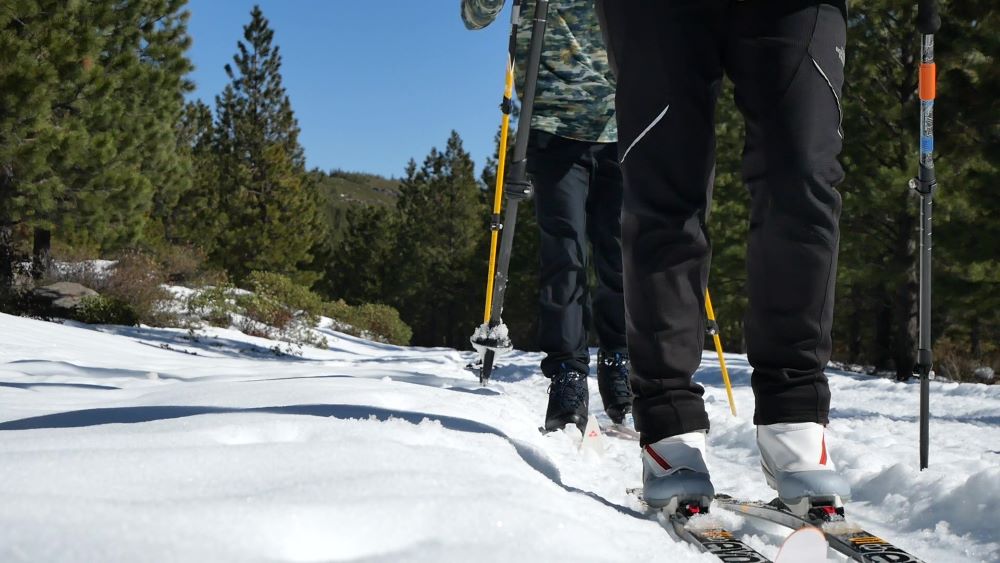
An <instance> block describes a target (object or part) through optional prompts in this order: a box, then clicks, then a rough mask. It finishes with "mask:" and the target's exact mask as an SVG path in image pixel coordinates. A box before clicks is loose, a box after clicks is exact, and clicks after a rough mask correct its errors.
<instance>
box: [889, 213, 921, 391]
mask: <svg viewBox="0 0 1000 563" xmlns="http://www.w3.org/2000/svg"><path fill="white" fill-rule="evenodd" d="M897 224H898V225H899V230H898V231H897V232H898V238H897V240H896V244H895V248H894V254H895V256H894V257H893V261H892V262H893V264H894V265H895V269H896V271H897V272H899V278H898V279H899V280H901V283H900V284H899V285H898V286H897V287H896V290H895V298H894V302H895V305H894V309H895V315H894V316H895V325H896V338H895V339H894V340H895V342H894V349H893V357H894V358H895V361H896V362H895V363H896V379H898V380H899V381H906V380H907V379H909V378H910V377H912V376H913V366H914V365H916V363H917V358H916V356H917V350H916V348H917V345H916V343H917V320H918V316H917V291H918V289H919V286H918V284H917V268H918V261H917V260H918V256H917V252H916V250H917V245H916V241H915V240H914V236H913V233H914V232H915V229H916V218H915V217H914V216H913V215H912V214H911V213H909V212H908V211H903V212H901V213H900V215H899V217H898V219H897Z"/></svg>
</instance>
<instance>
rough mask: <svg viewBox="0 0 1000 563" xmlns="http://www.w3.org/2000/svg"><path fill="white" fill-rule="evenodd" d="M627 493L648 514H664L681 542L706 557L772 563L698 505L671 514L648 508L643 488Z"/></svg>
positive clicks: (679, 509)
mask: <svg viewBox="0 0 1000 563" xmlns="http://www.w3.org/2000/svg"><path fill="white" fill-rule="evenodd" d="M627 492H628V494H630V495H632V496H635V497H636V498H638V499H639V501H640V502H642V503H643V506H646V508H647V509H648V510H650V511H652V512H658V513H661V514H663V516H664V517H665V518H666V519H667V520H668V521H669V522H670V526H671V528H672V529H673V531H674V533H675V534H677V537H678V538H680V539H681V540H683V541H685V542H687V543H689V544H691V545H693V546H695V547H696V548H698V549H699V550H701V551H703V552H705V553H710V554H712V555H714V556H715V557H717V558H718V559H719V560H720V561H726V562H730V563H735V562H737V561H739V562H745V563H772V561H771V560H770V559H768V558H767V557H764V556H763V555H761V554H760V553H759V552H757V550H755V549H754V548H752V547H750V546H749V545H747V544H746V543H744V542H743V540H741V539H739V538H738V537H736V534H734V533H733V532H731V531H729V530H728V529H726V528H725V527H724V526H722V525H721V524H720V523H719V522H718V521H717V520H716V519H714V518H713V517H712V516H711V515H710V514H708V511H707V510H705V509H702V508H701V507H700V506H698V505H697V504H687V505H684V506H680V507H678V508H677V510H676V511H674V512H672V513H668V511H667V510H660V509H657V508H653V507H651V506H649V505H647V504H646V503H645V502H644V501H643V499H642V488H641V487H638V488H634V489H628V490H627Z"/></svg>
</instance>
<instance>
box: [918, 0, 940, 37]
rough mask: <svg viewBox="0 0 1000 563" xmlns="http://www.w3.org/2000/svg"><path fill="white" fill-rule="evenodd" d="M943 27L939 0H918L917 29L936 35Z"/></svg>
mask: <svg viewBox="0 0 1000 563" xmlns="http://www.w3.org/2000/svg"><path fill="white" fill-rule="evenodd" d="M911 6H912V4H911ZM940 28H941V16H940V15H939V14H938V5H937V0H918V3H917V29H918V30H919V31H920V33H922V34H923V35H934V34H935V33H937V30H938V29H940Z"/></svg>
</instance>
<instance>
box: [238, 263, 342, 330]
mask: <svg viewBox="0 0 1000 563" xmlns="http://www.w3.org/2000/svg"><path fill="white" fill-rule="evenodd" d="M246 283H247V285H248V286H249V289H250V291H252V292H253V293H254V295H259V296H264V297H267V298H269V299H271V300H273V301H277V302H278V303H283V304H285V305H287V306H288V307H291V308H292V309H296V310H298V311H302V312H303V313H306V314H309V315H312V316H313V317H314V318H316V320H318V317H319V315H320V314H321V313H322V312H323V309H324V303H323V298H322V297H320V296H319V295H317V294H316V293H313V292H312V291H310V290H309V289H308V288H306V287H303V286H301V285H298V284H296V283H295V282H294V281H292V279H291V278H289V277H288V276H283V275H281V274H275V273H271V272H251V273H250V275H249V276H248V277H247V280H246ZM315 322H316V321H314V323H315Z"/></svg>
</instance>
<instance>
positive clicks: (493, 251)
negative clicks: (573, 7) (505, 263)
mask: <svg viewBox="0 0 1000 563" xmlns="http://www.w3.org/2000/svg"><path fill="white" fill-rule="evenodd" d="M513 93H514V59H513V58H512V55H511V54H508V56H507V78H506V84H505V85H504V90H503V103H502V104H501V105H500V109H501V110H502V111H503V118H502V120H501V122H500V153H499V154H498V155H497V159H498V160H497V182H496V188H495V190H494V192H493V220H492V222H491V223H490V271H489V274H488V276H487V278H486V310H485V312H484V313H483V324H485V323H488V322H490V311H491V309H493V276H495V275H496V261H497V260H496V259H497V241H498V240H499V238H500V208H501V206H502V204H503V203H502V202H503V175H504V169H505V168H506V167H507V166H506V165H507V133H508V132H509V131H510V111H511V108H512V107H513V104H512V102H511V96H512V95H513Z"/></svg>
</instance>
